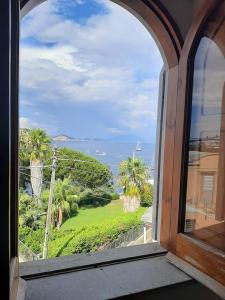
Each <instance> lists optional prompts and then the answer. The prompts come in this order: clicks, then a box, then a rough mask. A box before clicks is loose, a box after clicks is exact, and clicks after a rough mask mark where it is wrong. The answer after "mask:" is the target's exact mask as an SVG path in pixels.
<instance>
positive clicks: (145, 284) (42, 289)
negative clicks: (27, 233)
mask: <svg viewBox="0 0 225 300" xmlns="http://www.w3.org/2000/svg"><path fill="white" fill-rule="evenodd" d="M166 254H167V251H166V250H165V249H163V248H162V247H161V246H160V245H159V244H158V243H152V244H146V245H140V246H133V247H126V248H119V249H113V250H107V251H102V252H98V253H90V254H88V255H74V256H70V257H62V258H57V259H50V260H41V261H37V262H29V263H21V264H20V276H21V287H22V288H21V291H20V295H23V297H21V299H25V300H49V299H54V300H71V299H79V300H87V299H92V300H99V299H149V295H151V299H165V298H166V297H167V295H170V296H171V297H172V298H170V299H174V300H176V299H181V297H182V299H183V300H184V299H186V298H185V294H187V295H190V292H191V291H192V292H193V289H194V291H197V293H199V295H203V296H204V298H205V295H207V296H209V297H208V298H207V299H210V300H218V299H219V298H217V296H216V297H215V295H214V294H212V293H211V291H208V290H207V289H206V288H204V287H203V286H201V285H200V284H199V283H197V282H196V281H195V280H193V279H192V278H191V277H190V276H188V275H187V274H185V273H184V272H183V271H181V270H179V269H178V268H176V267H175V266H174V265H172V264H170V263H169V261H168V259H167V258H166ZM174 293H175V294H174ZM159 294H160V295H161V296H160V295H159ZM210 295H211V296H210ZM155 297H156V298H155ZM158 297H159V298H158ZM187 299H189V296H188V298H187Z"/></svg>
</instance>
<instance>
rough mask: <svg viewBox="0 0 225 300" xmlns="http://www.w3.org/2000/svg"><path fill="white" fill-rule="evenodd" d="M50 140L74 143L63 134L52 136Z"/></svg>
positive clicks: (72, 139)
mask: <svg viewBox="0 0 225 300" xmlns="http://www.w3.org/2000/svg"><path fill="white" fill-rule="evenodd" d="M52 140H53V141H54V142H70V141H74V138H72V137H70V136H68V135H65V134H59V135H57V136H54V137H53V138H52Z"/></svg>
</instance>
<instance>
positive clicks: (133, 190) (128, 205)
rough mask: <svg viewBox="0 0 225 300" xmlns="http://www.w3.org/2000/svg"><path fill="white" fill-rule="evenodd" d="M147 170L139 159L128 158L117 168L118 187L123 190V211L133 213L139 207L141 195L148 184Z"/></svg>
mask: <svg viewBox="0 0 225 300" xmlns="http://www.w3.org/2000/svg"><path fill="white" fill-rule="evenodd" d="M148 180H149V173H148V168H147V167H146V165H145V164H144V162H143V161H142V160H141V159H140V158H131V157H128V159H127V160H124V161H122V162H121V164H120V167H119V175H118V185H119V186H120V187H122V188H123V193H124V195H123V200H124V210H125V211H135V210H136V209H137V208H138V207H139V206H140V201H141V194H142V193H143V191H144V190H145V189H146V185H147V184H148Z"/></svg>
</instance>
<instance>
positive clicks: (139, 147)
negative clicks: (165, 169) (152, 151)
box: [136, 142, 142, 151]
mask: <svg viewBox="0 0 225 300" xmlns="http://www.w3.org/2000/svg"><path fill="white" fill-rule="evenodd" d="M136 151H142V148H141V144H140V142H137V145H136Z"/></svg>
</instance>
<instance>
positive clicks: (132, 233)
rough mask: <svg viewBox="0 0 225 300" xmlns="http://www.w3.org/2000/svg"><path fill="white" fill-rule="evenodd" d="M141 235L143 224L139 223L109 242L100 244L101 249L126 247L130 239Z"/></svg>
mask: <svg viewBox="0 0 225 300" xmlns="http://www.w3.org/2000/svg"><path fill="white" fill-rule="evenodd" d="M142 235H143V224H140V225H138V226H136V227H134V228H132V229H131V230H129V231H128V232H126V233H124V234H122V235H120V236H119V237H118V238H117V239H116V240H115V241H112V242H111V243H109V244H107V245H104V246H102V247H101V250H106V249H114V248H119V247H127V246H128V245H129V244H130V243H131V242H132V241H135V240H137V239H138V238H139V237H140V236H142Z"/></svg>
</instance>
